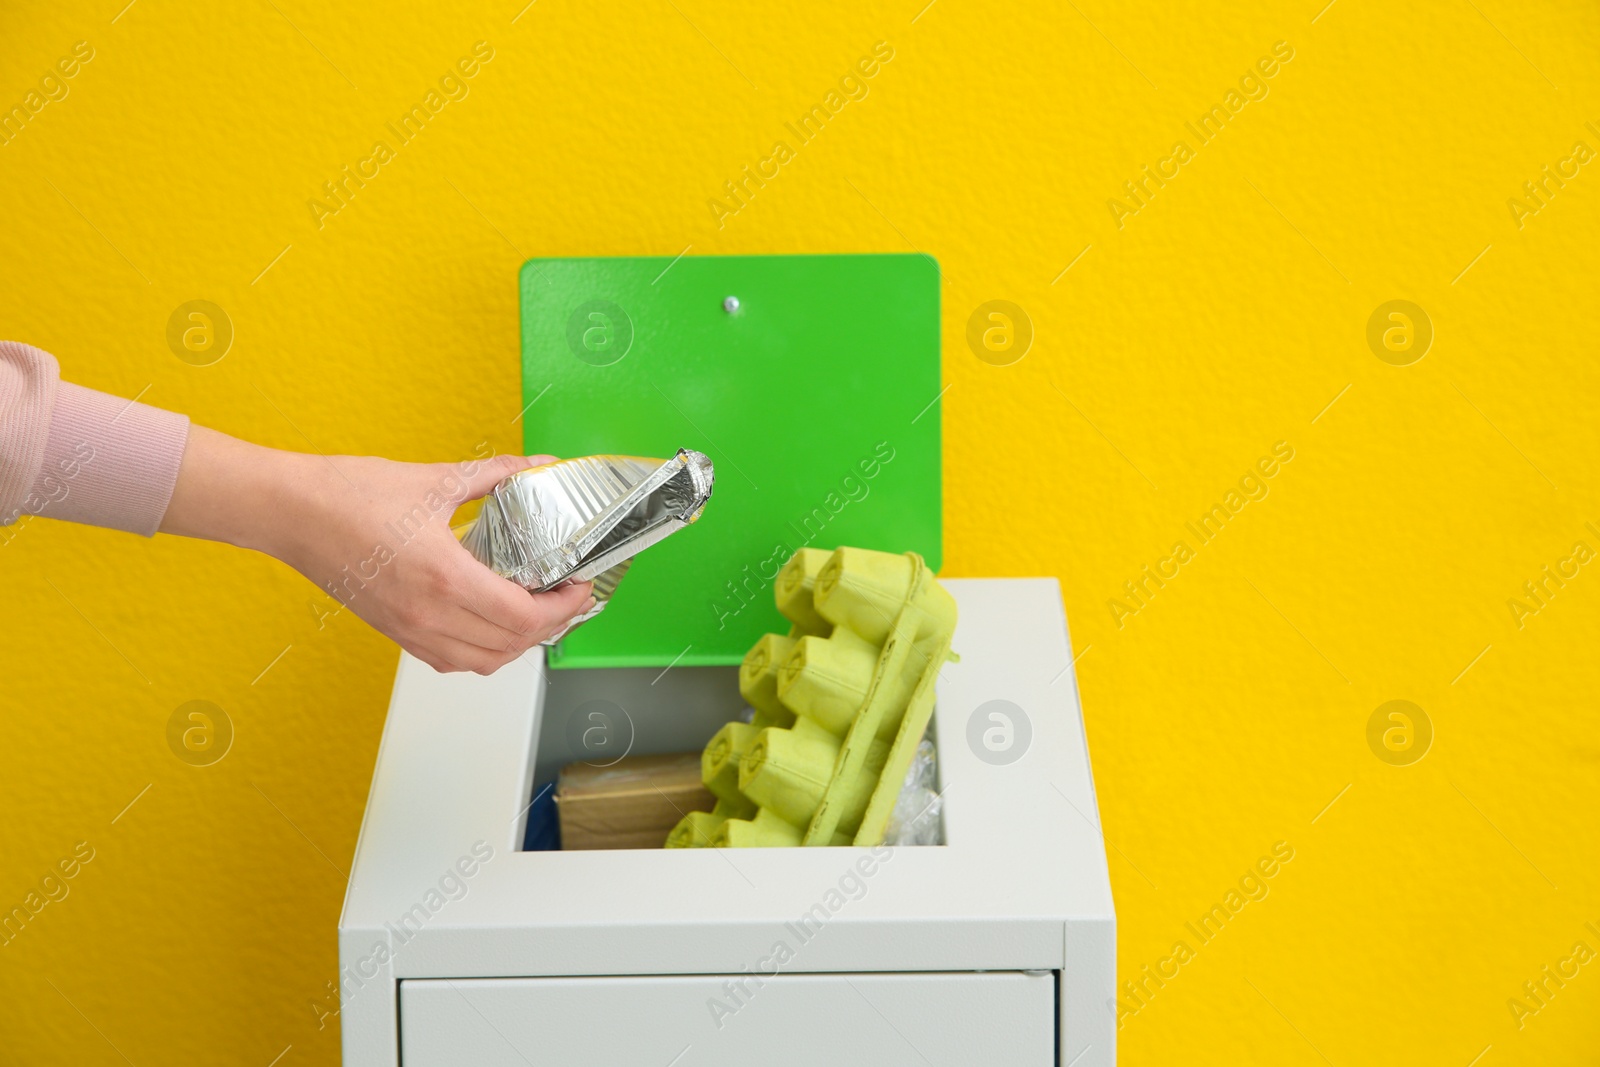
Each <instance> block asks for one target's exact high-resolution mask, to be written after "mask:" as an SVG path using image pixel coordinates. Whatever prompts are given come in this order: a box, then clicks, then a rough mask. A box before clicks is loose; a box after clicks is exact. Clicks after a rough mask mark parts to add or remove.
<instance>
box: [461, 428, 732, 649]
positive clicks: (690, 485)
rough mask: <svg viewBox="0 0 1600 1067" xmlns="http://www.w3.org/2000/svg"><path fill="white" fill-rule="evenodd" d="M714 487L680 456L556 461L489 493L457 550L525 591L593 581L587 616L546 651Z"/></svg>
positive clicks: (700, 459)
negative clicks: (639, 556) (463, 547)
mask: <svg viewBox="0 0 1600 1067" xmlns="http://www.w3.org/2000/svg"><path fill="white" fill-rule="evenodd" d="M714 479H715V473H714V471H713V469H712V466H711V460H710V458H709V457H708V456H706V455H705V454H704V453H701V452H694V451H691V450H689V449H686V448H680V449H679V450H678V454H677V455H676V456H673V457H672V458H671V459H665V460H662V459H643V458H640V457H638V456H584V457H582V458H580V459H563V460H557V461H556V462H554V463H547V464H545V465H544V466H542V467H533V468H531V469H529V470H525V471H521V472H520V473H517V474H513V475H511V477H509V478H506V479H505V480H504V481H502V482H501V483H500V484H499V485H497V486H495V487H494V489H493V491H492V492H490V494H489V495H488V497H486V498H485V500H484V503H483V510H482V511H480V512H479V513H478V517H477V519H476V520H474V521H473V523H472V525H471V526H470V527H468V528H467V531H466V533H465V534H464V535H463V536H462V538H461V543H462V545H464V546H465V547H466V549H467V551H469V552H471V553H472V554H473V556H475V557H476V558H477V559H478V560H479V561H480V562H481V563H484V564H485V565H487V566H488V567H489V568H490V569H491V570H493V571H494V572H495V573H496V574H499V575H500V576H501V577H504V578H509V579H510V580H511V581H513V582H516V583H517V584H518V585H520V586H522V587H523V588H524V589H527V590H530V591H531V592H536V593H538V592H544V591H545V590H547V589H554V588H555V587H556V586H558V585H561V584H563V583H566V582H582V581H591V580H592V581H593V582H594V596H595V601H596V603H595V606H594V608H592V609H591V610H590V611H588V612H587V613H585V614H583V615H579V616H578V617H576V618H574V619H573V620H572V622H571V624H570V625H568V626H567V627H566V628H565V629H563V630H562V631H561V632H560V633H557V634H555V635H553V636H552V637H551V638H550V639H549V641H547V642H546V643H547V644H548V643H550V642H554V641H557V640H559V639H560V638H562V637H564V636H566V635H567V634H568V633H571V632H572V630H573V629H574V628H576V627H577V626H578V625H579V624H580V623H583V622H586V621H588V620H589V619H592V618H594V617H595V616H596V615H598V614H599V613H600V612H601V611H602V610H604V609H605V606H606V604H607V603H608V602H609V601H610V599H611V594H612V593H613V592H615V591H616V588H617V583H618V582H620V581H621V580H622V576H623V575H624V574H626V573H627V570H628V564H629V563H630V562H631V561H632V560H633V557H634V556H636V555H638V554H639V553H640V552H642V551H644V550H645V549H647V548H649V547H650V546H651V545H653V544H655V543H656V542H657V541H660V540H662V539H663V538H665V537H667V536H668V535H670V534H672V533H675V532H676V531H678V530H681V529H683V528H684V527H685V526H687V525H689V524H690V523H691V522H694V521H695V520H696V519H698V518H699V517H700V512H701V511H703V510H704V509H705V506H706V501H707V500H710V499H711V485H712V482H713V481H714Z"/></svg>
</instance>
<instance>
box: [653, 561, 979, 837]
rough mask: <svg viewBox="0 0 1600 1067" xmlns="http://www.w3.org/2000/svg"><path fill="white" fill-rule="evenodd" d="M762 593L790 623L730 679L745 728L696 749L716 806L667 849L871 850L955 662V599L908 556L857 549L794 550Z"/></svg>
mask: <svg viewBox="0 0 1600 1067" xmlns="http://www.w3.org/2000/svg"><path fill="white" fill-rule="evenodd" d="M773 592H774V596H775V598H776V600H777V604H778V610H779V611H780V612H781V613H782V614H783V616H784V617H785V618H787V619H788V620H789V622H790V623H791V624H792V625H791V626H790V629H789V633H788V635H787V636H784V635H781V634H765V635H763V636H762V638H761V640H759V641H757V642H756V644H755V647H753V648H751V649H750V651H749V652H748V653H746V654H745V657H744V662H743V663H742V664H741V665H740V667H739V692H740V693H741V694H742V695H743V696H744V699H745V701H746V702H747V703H749V705H750V706H751V707H752V708H754V709H755V716H754V718H753V719H752V721H750V722H748V723H743V722H730V723H728V724H727V725H726V726H724V727H723V728H722V729H721V730H719V731H717V734H716V736H714V737H713V738H712V739H711V741H710V743H709V744H707V745H706V747H705V751H704V752H703V753H702V754H701V760H700V776H701V779H702V780H703V781H704V782H705V784H706V788H707V789H709V790H710V791H711V792H712V794H713V795H715V796H716V798H717V806H716V808H715V809H714V810H712V811H709V812H703V811H696V812H690V813H689V814H688V815H686V816H684V818H683V819H682V820H681V821H680V822H679V823H678V825H677V826H675V827H673V829H672V832H671V833H670V834H669V835H668V837H667V842H666V847H668V848H703V847H711V848H727V847H733V848H746V847H771V846H780V845H877V844H881V843H882V842H883V835H884V828H885V826H886V825H887V824H888V821H889V815H890V813H891V812H892V811H893V810H894V806H895V801H896V799H898V797H899V795H900V787H901V783H902V782H903V781H904V780H905V776H906V771H907V769H908V768H909V767H910V765H911V759H912V756H914V755H915V753H916V750H917V743H918V742H919V741H921V740H922V735H923V733H924V732H925V731H926V730H927V728H928V718H929V716H930V715H932V713H933V700H934V683H935V682H936V681H937V679H938V676H939V668H940V667H941V666H943V665H944V663H945V661H946V660H948V659H954V658H955V657H954V656H953V655H952V654H951V652H950V639H951V637H952V635H953V634H954V633H955V627H956V603H955V600H954V598H952V597H951V596H950V594H949V593H947V592H945V590H944V589H943V588H942V587H941V586H940V585H939V583H938V582H937V581H935V580H934V576H933V572H932V571H930V570H929V569H928V566H927V564H925V563H924V562H923V560H922V557H921V556H919V555H917V554H916V553H915V552H907V553H905V554H904V555H895V554H894V553H890V552H873V551H870V550H867V549H862V548H840V549H838V550H836V551H834V552H826V551H823V550H821V549H815V548H802V549H801V550H800V551H799V552H796V553H795V554H794V556H793V557H791V558H790V560H789V562H788V563H786V564H784V566H783V569H782V570H781V571H779V572H778V577H777V581H776V582H775V584H774V587H773Z"/></svg>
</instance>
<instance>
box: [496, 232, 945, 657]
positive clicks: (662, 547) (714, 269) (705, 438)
mask: <svg viewBox="0 0 1600 1067" xmlns="http://www.w3.org/2000/svg"><path fill="white" fill-rule="evenodd" d="M520 288H521V306H522V389H523V397H522V402H523V404H525V405H528V407H527V408H526V410H525V411H524V414H523V416H522V418H523V437H524V443H525V447H526V449H527V451H528V452H529V453H530V454H534V453H540V452H548V453H552V454H554V455H558V456H582V455H593V454H601V453H614V454H624V455H639V456H660V457H666V456H670V455H672V454H673V452H675V451H676V450H677V449H678V448H680V447H687V448H693V449H697V450H699V451H702V452H705V453H706V454H707V455H709V456H710V457H711V458H712V460H713V461H714V462H715V464H716V472H717V481H716V488H715V490H714V493H713V495H712V499H711V501H710V503H709V504H708V505H707V506H706V509H705V512H704V513H703V514H702V516H701V517H700V520H699V522H697V523H696V524H695V525H694V526H693V527H691V528H690V529H687V530H684V531H681V532H680V533H678V534H676V535H674V536H673V537H669V538H668V539H667V540H665V541H663V542H661V543H660V544H658V545H656V546H654V547H652V548H650V549H649V550H647V551H646V552H644V553H642V554H641V555H640V556H638V557H637V558H636V559H635V560H634V562H633V566H632V568H631V570H630V571H629V573H628V575H627V577H626V578H625V579H624V580H623V582H622V584H621V585H620V586H619V587H618V590H617V593H616V595H615V598H614V600H615V602H614V603H613V604H612V605H611V606H610V607H609V608H608V609H607V610H606V611H605V612H604V613H603V614H601V615H600V616H599V617H598V618H596V619H594V620H593V621H591V622H589V623H588V624H586V625H585V626H584V627H582V628H581V629H580V630H578V631H577V632H576V633H574V634H573V635H572V636H571V637H569V638H567V639H566V640H565V641H563V642H562V643H561V645H560V646H558V648H557V649H555V650H554V651H553V653H552V654H551V656H550V663H551V665H552V666H556V667H569V666H586V667H615V666H648V665H660V666H663V667H665V666H667V665H668V664H671V663H677V664H683V665H691V664H728V663H737V662H738V661H739V659H740V657H742V656H743V655H744V653H745V651H746V650H747V649H748V648H749V647H750V645H752V644H753V643H754V642H755V641H756V639H757V638H759V637H760V635H761V634H763V633H765V632H767V631H769V630H779V631H784V630H787V628H788V624H787V622H786V621H785V620H784V619H783V618H782V617H781V616H780V615H779V614H778V613H777V610H776V608H775V607H774V606H773V599H772V577H773V576H775V575H776V574H777V570H778V567H779V566H781V565H782V563H783V562H784V561H785V560H786V559H788V557H789V556H790V555H791V554H792V553H793V552H794V551H795V550H796V549H799V548H802V547H805V546H812V547H819V548H834V547H836V546H838V545H853V546H858V547H862V548H875V549H881V550H884V551H892V552H904V551H915V552H918V553H920V554H921V555H922V556H923V557H924V558H925V559H926V560H927V561H928V564H929V566H931V567H933V568H935V569H937V568H938V567H939V565H940V557H941V548H942V542H941V514H940V417H939V414H940V412H939V405H938V404H937V403H936V400H937V398H938V396H939V393H940V366H939V269H938V265H937V264H936V263H935V262H934V261H933V260H932V259H931V258H930V257H928V256H925V255H827V256H811V255H807V256H683V257H681V258H678V259H673V258H671V257H666V256H662V257H639V258H634V257H624V258H599V259H534V260H529V261H528V262H527V263H526V264H524V265H523V268H522V274H521V279H520ZM729 298H733V299H732V300H730V299H729ZM735 301H736V304H735Z"/></svg>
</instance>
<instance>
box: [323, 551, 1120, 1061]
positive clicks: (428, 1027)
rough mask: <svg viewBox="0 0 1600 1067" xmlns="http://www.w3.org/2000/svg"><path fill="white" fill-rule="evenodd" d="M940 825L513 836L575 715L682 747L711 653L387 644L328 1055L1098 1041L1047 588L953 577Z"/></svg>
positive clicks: (1070, 687) (1102, 904) (1098, 843)
mask: <svg viewBox="0 0 1600 1067" xmlns="http://www.w3.org/2000/svg"><path fill="white" fill-rule="evenodd" d="M942 584H943V585H944V586H945V588H946V589H948V590H949V591H950V593H951V594H952V595H953V596H954V597H955V599H956V602H957V604H958V607H959V612H960V615H959V621H958V624H957V629H956V633H955V639H954V648H955V650H956V652H958V653H959V655H960V661H959V662H954V663H949V664H946V665H945V667H944V668H943V670H942V672H941V675H940V679H939V683H938V698H937V705H936V707H935V710H934V724H935V734H936V737H937V744H938V756H939V779H940V780H939V786H940V790H941V793H942V795H943V797H944V800H943V810H942V815H941V818H942V820H943V839H944V841H945V843H944V844H942V845H934V846H921V847H900V848H889V847H879V848H854V847H843V848H840V847H828V848H772V849H710V848H696V849H670V850H669V849H637V850H617V851H572V852H562V851H524V850H523V841H524V833H525V828H526V820H527V818H528V815H527V812H528V809H529V806H530V802H531V801H532V800H533V797H534V790H535V783H536V782H544V781H548V780H549V779H550V778H551V777H553V773H554V771H555V769H556V768H558V767H559V765H560V764H561V763H562V762H563V761H564V760H565V759H566V758H567V753H568V751H569V750H568V747H567V745H566V738H567V735H568V734H569V733H570V731H571V730H572V729H573V713H574V710H575V709H577V708H579V707H580V706H584V705H585V704H586V703H591V704H592V702H593V701H595V700H604V701H607V702H609V703H610V705H611V706H614V707H616V708H619V709H622V718H623V720H625V722H624V723H623V725H624V726H625V729H626V731H627V737H626V741H627V747H628V748H629V749H630V750H631V751H633V752H636V753H650V752H675V751H688V750H695V749H699V748H700V747H702V746H703V745H704V744H705V743H706V741H707V740H708V739H709V738H710V736H711V734H712V733H713V732H714V731H715V730H716V729H717V728H718V727H719V726H720V725H721V724H722V723H724V722H726V721H728V720H729V719H730V718H732V717H733V716H734V714H735V713H736V712H737V711H738V709H739V708H740V707H741V706H742V701H741V699H740V697H739V692H738V683H737V668H736V667H670V668H668V669H666V670H663V669H662V668H660V667H651V668H590V669H566V670H549V669H547V668H546V665H545V661H544V652H543V651H542V650H534V651H532V652H530V653H528V654H527V655H526V656H525V657H523V659H522V660H520V661H518V662H516V663H513V664H511V665H509V666H507V667H505V668H503V669H502V670H500V671H499V672H498V673H496V674H494V675H493V676H491V677H488V678H483V677H479V676H477V675H474V674H450V675H444V674H438V673H436V672H434V671H433V670H432V669H430V668H429V667H427V666H426V665H424V664H423V663H421V662H420V661H418V660H415V659H413V658H411V657H410V656H406V655H403V656H402V657H401V660H400V667H399V670H398V672H397V674H396V677H395V685H394V694H393V698H392V702H391V704H390V708H389V716H388V721H387V724H386V726H385V728H384V734H383V741H382V745H381V747H380V749H379V752H378V760H377V766H376V768H375V770H374V773H373V779H372V791H371V796H370V798H369V800H368V803H367V810H366V816H365V819H364V821H363V823H362V828H361V837H360V841H359V843H358V845H357V848H356V855H355V861H354V866H353V868H352V870H351V875H350V884H349V890H348V892H347V894H346V898H345V905H344V912H343V916H342V918H341V920H340V923H339V962H340V988H341V1002H342V1006H341V1011H340V1021H341V1024H342V1027H343V1042H344V1062H345V1064H346V1065H347V1067H380V1065H382V1067H400V1065H404V1067H444V1065H463V1064H470V1065H474V1067H527V1065H540V1067H542V1065H545V1064H551V1065H561V1067H581V1065H605V1067H617V1065H635V1064H637V1065H640V1067H692V1065H694V1067H700V1065H704V1067H709V1065H729V1067H734V1065H737V1067H784V1065H796V1067H798V1065H807V1067H809V1065H813V1064H819V1063H830V1064H841V1065H858V1064H859V1065H871V1067H878V1065H882V1067H899V1065H905V1067H927V1065H937V1067H943V1065H945V1064H949V1065H951V1067H970V1065H973V1064H996V1065H1007V1067H1045V1065H1057V1064H1059V1065H1069V1064H1070V1065H1071V1067H1094V1065H1108V1064H1111V1063H1113V1062H1114V1061H1115V1039H1116V1028H1115V1013H1114V1009H1113V1006H1112V1005H1113V999H1114V997H1115V976H1116V916H1115V911H1114V908H1113V905H1112V899H1111V888H1110V881H1109V878H1108V874H1107V869H1106V857H1105V849H1104V842H1103V839H1102V837H1101V834H1100V832H1099V829H1098V827H1099V814H1098V807H1097V804H1096V800H1095V790H1094V780H1093V776H1092V773H1091V770H1090V764H1089V755H1088V749H1087V745H1086V742H1085V737H1084V728H1083V718H1082V714H1081V710H1080V707H1079V702H1078V689H1077V679H1076V676H1075V673H1074V670H1073V666H1072V651H1071V643H1070V641H1069V639H1068V634H1067V626H1066V618H1065V615H1064V612H1063V609H1062V603H1061V597H1060V591H1059V588H1058V587H1057V585H1056V582H1055V581H1054V580H1053V579H1010V578H1006V579H982V578H980V579H949V580H945V581H944V582H943V583H942Z"/></svg>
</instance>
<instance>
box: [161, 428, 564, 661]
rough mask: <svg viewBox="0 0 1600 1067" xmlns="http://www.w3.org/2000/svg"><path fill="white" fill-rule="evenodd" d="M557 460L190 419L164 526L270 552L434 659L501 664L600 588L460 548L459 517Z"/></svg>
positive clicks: (404, 644) (385, 631)
mask: <svg viewBox="0 0 1600 1067" xmlns="http://www.w3.org/2000/svg"><path fill="white" fill-rule="evenodd" d="M552 458H553V457H551V456H531V457H523V456H494V457H491V458H488V459H482V460H468V461H466V462H463V463H397V462H394V461H392V460H387V459H380V458H377V457H373V456H330V457H324V456H313V455H304V454H301V453H295V452H279V451H276V450H274V449H270V448H263V447H261V446H259V445H252V444H248V443H246V442H244V441H239V440H236V439H234V438H231V437H228V436H226V435H225V434H220V433H217V432H216V431H214V430H208V429H205V428H204V427H200V426H195V427H192V428H191V430H190V431H189V443H188V447H187V448H186V450H185V451H184V456H183V465H182V467H181V468H180V469H179V472H178V484H177V488H176V489H175V490H174V491H173V494H172V502H171V503H170V504H169V505H168V507H167V514H166V517H165V518H164V519H163V520H162V523H161V529H162V530H163V531H164V532H166V533H175V534H181V535H184V536H188V537H204V538H208V539H211V540H215V541H226V542H229V543H231V544H235V545H240V546H243V547H246V548H254V549H256V550H258V551H261V552H265V553H267V554H268V555H271V556H275V557H276V558H278V559H280V560H282V561H283V562H285V563H287V564H288V565H289V566H291V567H293V568H294V569H295V570H297V571H299V572H300V573H301V574H303V575H305V576H306V577H307V578H309V579H311V580H312V581H313V582H315V583H316V584H317V585H318V586H319V587H321V588H322V589H323V590H324V591H326V592H327V593H328V594H329V595H330V596H333V597H335V598H336V599H338V600H339V601H340V602H341V603H343V604H345V605H346V606H348V607H349V608H350V610H352V611H354V612H355V613H356V614H357V615H359V616H361V617H362V618H363V619H365V620H366V621H367V622H368V623H370V624H371V625H372V626H373V628H374V629H376V630H377V631H378V632H379V633H382V634H385V635H387V636H389V637H390V638H393V639H394V641H395V642H396V643H398V644H399V645H400V647H401V648H404V649H405V650H406V651H407V652H410V653H411V654H412V655H414V656H416V657H417V658H418V659H420V660H422V661H423V662H425V663H427V664H429V665H430V666H432V667H433V668H434V669H435V670H440V671H475V672H477V673H478V674H492V673H493V672H494V671H496V670H498V669H499V668H501V667H503V666H505V665H506V664H507V663H509V662H511V661H512V660H513V659H516V658H517V657H518V656H520V655H522V653H524V652H526V651H527V650H528V649H529V648H531V647H533V646H534V645H536V644H538V643H539V642H541V641H543V640H545V639H546V638H548V637H549V636H550V635H551V634H553V633H555V632H556V631H557V630H559V629H560V628H561V627H562V626H564V625H565V624H566V622H567V621H568V620H569V619H571V618H572V617H573V616H574V615H577V614H579V613H580V612H583V611H586V610H588V608H589V607H590V606H591V605H592V602H593V598H592V597H591V595H590V590H591V585H590V583H587V582H585V583H582V584H579V585H572V586H567V587H564V588H561V589H555V590H551V591H550V592H547V593H529V592H528V591H527V590H525V589H523V588H522V587H520V586H518V585H516V584H515V583H513V582H510V581H507V580H506V579H504V578H501V577H500V576H499V575H497V574H495V573H494V572H493V571H491V570H489V568H487V567H485V566H484V565H483V564H481V563H479V562H478V561H477V560H476V559H474V558H473V557H472V555H471V553H469V552H468V551H467V550H466V549H464V548H462V547H461V544H460V542H458V541H457V540H456V537H455V535H454V534H453V533H452V532H451V531H450V518H451V516H452V515H453V514H454V513H455V510H456V507H457V506H459V505H460V504H461V503H463V502H465V501H468V500H476V499H477V498H479V497H481V496H483V495H484V494H485V493H487V492H488V491H489V490H490V489H493V488H494V486H495V485H496V483H498V482H499V481H500V480H501V479H502V478H504V477H506V476H507V475H510V474H515V473H516V472H517V471H520V470H524V469H526V468H527V467H532V466H536V465H538V464H540V463H547V462H549V461H550V460H551V459H552Z"/></svg>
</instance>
